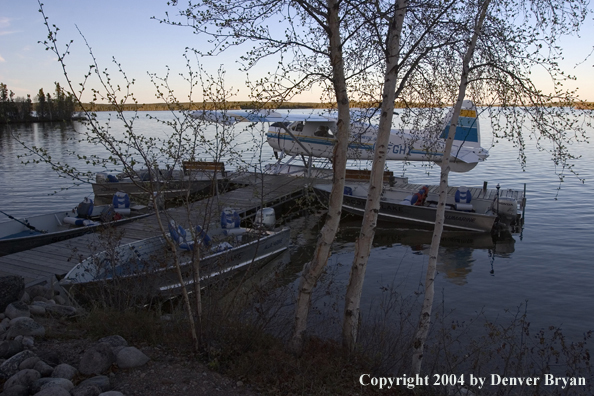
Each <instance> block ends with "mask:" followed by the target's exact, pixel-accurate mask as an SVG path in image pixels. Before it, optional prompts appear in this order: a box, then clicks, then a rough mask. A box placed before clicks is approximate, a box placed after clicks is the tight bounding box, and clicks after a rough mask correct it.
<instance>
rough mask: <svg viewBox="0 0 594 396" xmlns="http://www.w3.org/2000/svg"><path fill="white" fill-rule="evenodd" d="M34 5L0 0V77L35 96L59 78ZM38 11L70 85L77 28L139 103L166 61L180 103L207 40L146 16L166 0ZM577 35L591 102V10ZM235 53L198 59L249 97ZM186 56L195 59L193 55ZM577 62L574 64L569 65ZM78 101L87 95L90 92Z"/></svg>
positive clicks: (77, 59)
mask: <svg viewBox="0 0 594 396" xmlns="http://www.w3.org/2000/svg"><path fill="white" fill-rule="evenodd" d="M181 3H182V4H185V2H183V1H181ZM38 9H39V6H38V3H37V1H34V0H21V1H14V0H0V82H3V83H5V84H6V85H7V86H8V89H9V90H12V91H14V93H15V94H16V95H17V96H23V97H24V96H26V95H27V94H31V96H35V95H36V94H37V92H38V91H39V89H40V88H43V89H44V91H45V92H46V93H47V92H53V89H54V82H59V83H60V84H65V78H64V76H63V73H62V70H61V67H60V65H59V64H58V62H57V60H56V59H57V58H56V55H55V54H53V53H51V52H49V51H45V49H44V46H43V45H42V44H39V43H38V42H39V41H43V40H45V39H46V37H47V29H46V27H45V26H44V24H43V18H42V16H41V14H40V13H39V12H38ZM44 10H45V13H46V16H47V17H48V18H49V21H50V24H55V25H57V26H58V27H59V28H60V31H59V35H58V39H59V43H60V45H61V46H62V47H61V48H62V49H63V48H64V45H65V44H66V43H68V42H69V41H70V40H74V43H73V44H72V46H71V48H70V55H68V56H67V58H66V65H67V70H68V73H69V76H70V78H71V80H73V81H74V82H75V83H76V84H78V83H79V82H81V81H82V78H83V76H84V75H85V73H86V72H87V71H88V67H89V65H90V64H91V63H92V62H93V60H92V58H91V56H90V55H89V51H88V49H87V48H86V46H85V43H84V39H83V38H82V37H81V35H80V33H79V32H78V31H77V26H78V29H80V31H81V32H82V34H83V35H84V37H85V39H86V40H87V42H88V44H89V46H90V47H91V48H92V50H93V53H94V55H95V58H96V59H97V62H98V64H99V69H100V70H103V69H105V68H108V69H109V72H110V74H111V75H112V77H114V79H115V81H117V82H122V80H121V79H120V78H119V77H118V72H117V66H116V65H114V64H113V63H112V58H113V57H115V59H116V60H117V61H118V62H119V63H120V64H121V65H122V68H123V70H124V71H125V72H126V74H127V76H128V77H129V78H130V79H134V80H135V84H134V86H133V88H132V90H133V92H134V95H135V96H136V98H137V100H138V101H139V102H141V103H157V102H160V100H159V99H158V98H157V97H155V91H156V90H155V88H154V86H153V84H152V83H151V79H150V77H149V74H148V73H155V74H156V75H157V76H159V77H165V75H166V73H167V70H168V69H167V67H169V69H170V83H171V85H172V86H173V87H174V88H175V94H176V96H177V98H178V100H180V101H182V102H185V101H187V97H188V93H189V89H188V84H187V83H185V82H184V81H183V79H182V78H181V77H179V76H178V75H179V73H186V74H187V68H186V61H185V59H184V57H183V54H184V50H185V48H186V47H199V48H204V47H205V46H206V45H207V43H205V39H204V38H199V37H198V36H196V35H194V34H192V32H191V30H190V29H189V28H182V27H173V26H168V25H165V24H160V23H159V22H158V21H156V20H152V19H151V17H157V18H160V17H164V15H165V12H167V11H169V13H170V14H171V15H174V14H175V13H176V9H175V8H172V7H168V6H167V1H166V0H120V1H114V0H102V1H85V0H46V1H45V2H44ZM581 36H582V38H575V37H573V38H568V39H564V40H563V41H562V42H561V45H562V46H563V48H564V53H565V63H564V64H563V65H562V66H563V67H564V69H565V70H566V72H567V73H569V74H571V75H575V76H577V77H578V81H577V83H575V84H573V85H572V87H579V95H580V97H581V98H582V99H586V100H589V101H594V67H593V65H594V59H593V58H592V57H591V58H589V59H587V60H585V58H586V57H587V55H588V54H590V53H591V51H592V48H593V45H594V40H592V37H594V23H593V21H592V17H591V16H590V17H589V18H588V21H587V22H586V25H585V28H584V29H583V31H582V33H581ZM241 53H242V51H240V50H233V49H232V50H230V51H228V52H227V53H225V54H224V56H218V57H216V58H213V57H211V58H202V59H201V60H200V62H201V63H202V64H203V66H204V67H205V69H206V70H207V71H209V72H211V73H215V72H216V71H217V69H218V68H219V67H220V66H221V65H222V67H223V68H224V70H225V71H226V75H225V85H226V87H227V88H233V89H234V90H239V94H238V95H237V96H235V97H233V98H231V100H247V99H248V91H247V89H246V88H244V85H245V83H244V82H245V76H244V75H243V74H242V73H240V72H238V71H237V69H238V65H237V63H236V59H237V58H238V57H239V55H240V54H241ZM192 62H193V65H195V64H196V60H195V58H193V56H192ZM580 62H581V64H580V65H579V66H577V67H576V66H575V64H577V63H580ZM194 68H195V67H194ZM256 73H257V71H256ZM535 76H536V82H537V84H539V86H540V87H542V89H543V90H544V91H547V90H548V89H549V88H550V84H549V83H548V82H547V80H546V78H545V77H544V76H543V75H542V73H538V72H536V73H535ZM317 98H318V94H317V93H315V92H312V93H309V94H308V93H305V94H303V95H301V96H300V97H298V98H295V99H294V100H299V101H311V102H315V101H316V100H317ZM85 99H86V101H88V100H90V97H86V98H83V100H85ZM194 100H200V97H199V96H198V95H194Z"/></svg>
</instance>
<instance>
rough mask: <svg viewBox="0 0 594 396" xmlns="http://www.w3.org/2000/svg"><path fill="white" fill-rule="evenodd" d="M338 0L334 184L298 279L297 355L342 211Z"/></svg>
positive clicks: (334, 11)
mask: <svg viewBox="0 0 594 396" xmlns="http://www.w3.org/2000/svg"><path fill="white" fill-rule="evenodd" d="M339 4H340V1H339V0H327V5H328V36H329V41H330V62H331V64H332V75H333V84H334V90H335V93H336V102H337V110H338V121H337V128H338V130H337V134H336V144H335V145H334V153H333V161H332V162H333V172H334V173H333V180H332V181H333V185H332V191H331V193H330V202H329V203H328V214H327V216H326V223H325V224H324V226H323V227H322V231H321V235H320V238H319V240H318V244H317V246H316V249H315V252H314V256H313V258H312V260H311V262H309V263H307V264H306V265H305V266H304V267H303V272H302V273H301V278H300V280H299V295H298V298H297V304H296V308H295V327H294V330H293V336H292V338H291V340H290V342H289V346H288V348H289V350H290V351H291V352H292V353H294V354H296V355H300V354H301V353H302V351H303V336H304V332H305V330H306V329H307V317H308V314H309V308H310V301H311V294H312V292H313V289H314V287H315V285H316V283H317V281H318V279H319V278H320V276H321V274H322V272H323V270H324V268H325V267H326V264H327V263H328V258H329V257H330V247H331V245H332V242H333V241H334V237H335V236H336V231H337V230H338V224H339V222H340V214H341V211H342V196H343V192H344V179H345V172H346V161H347V147H348V137H349V129H350V114H349V98H348V93H347V84H346V79H345V73H344V61H343V55H342V41H341V40H342V39H341V35H340V18H339Z"/></svg>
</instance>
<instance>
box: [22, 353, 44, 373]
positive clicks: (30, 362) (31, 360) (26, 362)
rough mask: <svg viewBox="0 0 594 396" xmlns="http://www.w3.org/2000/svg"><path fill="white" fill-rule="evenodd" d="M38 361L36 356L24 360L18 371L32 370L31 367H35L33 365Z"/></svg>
mask: <svg viewBox="0 0 594 396" xmlns="http://www.w3.org/2000/svg"><path fill="white" fill-rule="evenodd" d="M40 360H41V359H39V358H38V357H37V356H33V357H30V358H28V359H25V360H23V361H22V362H21V364H20V365H19V370H25V369H32V368H33V367H35V364H37V362H38V361H40Z"/></svg>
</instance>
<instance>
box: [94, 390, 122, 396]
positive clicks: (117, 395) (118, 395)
mask: <svg viewBox="0 0 594 396" xmlns="http://www.w3.org/2000/svg"><path fill="white" fill-rule="evenodd" d="M99 396H124V394H123V393H122V392H118V391H109V392H103V393H100V394H99Z"/></svg>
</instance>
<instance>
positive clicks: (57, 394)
mask: <svg viewBox="0 0 594 396" xmlns="http://www.w3.org/2000/svg"><path fill="white" fill-rule="evenodd" d="M34 396H70V392H68V391H67V390H66V389H64V388H62V387H61V386H50V387H49V388H44V389H42V390H40V391H39V392H37V393H36V394H35V395H34Z"/></svg>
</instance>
